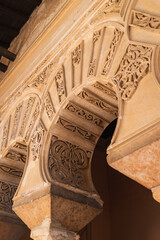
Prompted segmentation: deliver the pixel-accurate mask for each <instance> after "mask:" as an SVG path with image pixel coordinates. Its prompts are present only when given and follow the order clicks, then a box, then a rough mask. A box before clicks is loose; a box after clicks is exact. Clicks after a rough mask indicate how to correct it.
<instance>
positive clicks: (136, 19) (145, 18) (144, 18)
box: [132, 11, 160, 30]
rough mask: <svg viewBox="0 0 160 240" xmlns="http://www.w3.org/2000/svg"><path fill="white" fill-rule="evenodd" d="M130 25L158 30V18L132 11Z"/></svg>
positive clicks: (159, 19) (159, 28)
mask: <svg viewBox="0 0 160 240" xmlns="http://www.w3.org/2000/svg"><path fill="white" fill-rule="evenodd" d="M132 24H134V25H136V26H139V27H142V28H145V29H148V30H160V18H158V17H156V16H152V15H150V14H147V13H142V12H136V11H133V12H132Z"/></svg>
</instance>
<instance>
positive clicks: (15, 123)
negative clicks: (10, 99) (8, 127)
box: [11, 103, 23, 139]
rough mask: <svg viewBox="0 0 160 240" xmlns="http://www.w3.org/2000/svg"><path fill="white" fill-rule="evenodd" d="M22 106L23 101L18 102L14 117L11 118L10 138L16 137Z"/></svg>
mask: <svg viewBox="0 0 160 240" xmlns="http://www.w3.org/2000/svg"><path fill="white" fill-rule="evenodd" d="M22 107H23V103H20V104H19V105H18V107H17V108H16V110H15V114H14V115H13V116H14V119H13V126H12V134H11V139H15V137H16V134H17V130H18V126H19V122H20V117H21V113H22Z"/></svg>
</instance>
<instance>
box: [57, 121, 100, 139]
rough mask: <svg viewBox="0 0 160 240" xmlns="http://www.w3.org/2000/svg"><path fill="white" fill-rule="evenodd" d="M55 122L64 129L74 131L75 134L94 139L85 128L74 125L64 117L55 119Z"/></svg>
mask: <svg viewBox="0 0 160 240" xmlns="http://www.w3.org/2000/svg"><path fill="white" fill-rule="evenodd" d="M57 124H59V125H60V126H62V127H64V128H65V129H67V130H69V131H71V132H73V133H75V134H76V135H78V136H80V137H83V138H85V139H87V140H89V141H91V142H95V141H96V136H95V135H93V134H92V133H91V132H89V131H87V130H86V129H84V128H82V127H79V126H77V125H75V124H74V123H72V122H69V121H68V120H65V119H64V118H61V117H60V118H59V119H58V121H57Z"/></svg>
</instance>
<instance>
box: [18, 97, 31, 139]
mask: <svg viewBox="0 0 160 240" xmlns="http://www.w3.org/2000/svg"><path fill="white" fill-rule="evenodd" d="M34 102H35V97H30V98H29V99H28V102H27V107H26V110H25V113H24V116H23V120H22V124H21V128H20V130H19V136H23V134H24V130H25V128H26V123H27V122H28V120H29V117H30V114H31V111H32V108H33V105H34Z"/></svg>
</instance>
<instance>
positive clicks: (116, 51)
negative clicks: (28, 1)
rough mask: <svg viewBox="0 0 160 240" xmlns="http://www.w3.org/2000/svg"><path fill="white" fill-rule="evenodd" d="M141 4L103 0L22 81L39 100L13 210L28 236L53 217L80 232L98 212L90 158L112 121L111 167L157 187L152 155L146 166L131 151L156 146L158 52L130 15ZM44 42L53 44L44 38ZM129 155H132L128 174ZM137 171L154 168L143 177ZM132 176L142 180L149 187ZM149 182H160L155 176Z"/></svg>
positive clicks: (98, 201) (138, 9)
mask: <svg viewBox="0 0 160 240" xmlns="http://www.w3.org/2000/svg"><path fill="white" fill-rule="evenodd" d="M139 2H140V1H129V2H128V1H124V0H116V1H112V0H110V1H107V2H106V1H102V2H101V3H100V4H99V5H97V8H95V12H94V11H91V15H89V17H88V15H86V17H84V19H83V20H84V22H85V23H84V22H83V26H81V25H80V30H79V32H78V31H77V30H75V32H72V33H70V37H69V38H68V39H66V42H65V41H64V42H65V44H64V46H63V45H60V47H59V52H58V55H56V54H57V52H56V53H55V55H54V53H53V52H51V53H49V57H48V56H47V57H46V59H45V60H44V62H43V63H44V64H42V65H41V66H40V68H39V69H38V71H37V72H36V71H35V72H34V74H32V76H31V79H29V80H28V82H27V87H29V88H30V89H34V90H35V89H39V92H40V98H41V101H40V110H39V112H38V115H37V120H36V123H35V125H34V127H31V129H32V130H33V131H31V132H32V133H30V134H29V137H28V140H27V141H28V142H27V143H28V144H29V147H28V148H29V153H28V166H27V168H26V172H25V175H24V178H23V180H22V182H21V184H20V186H19V189H18V191H17V195H16V196H15V198H14V210H15V212H16V213H17V215H18V216H19V217H20V218H21V219H22V220H23V221H24V222H25V223H27V225H28V226H29V228H30V229H32V235H33V236H34V239H39V238H38V236H39V235H40V234H41V233H40V232H38V231H39V230H37V229H35V228H36V227H37V226H39V228H40V229H41V227H43V224H46V225H45V226H50V225H51V222H50V221H51V218H53V219H54V220H55V221H54V222H53V227H55V228H58V227H60V226H61V227H62V225H63V227H65V228H67V230H69V231H78V230H80V228H82V227H83V226H84V225H85V224H87V223H88V222H89V221H91V219H93V218H94V217H95V216H96V215H97V214H98V213H99V212H100V211H101V210H102V202H101V200H100V198H99V196H98V194H97V193H96V190H95V188H94V186H93V183H92V179H91V174H90V166H91V158H92V154H93V151H94V148H95V145H96V143H97V141H98V139H99V137H100V136H101V134H102V132H103V131H104V129H105V128H106V127H107V125H108V124H109V123H110V122H111V121H113V120H114V119H115V118H117V117H118V123H117V127H116V130H115V133H114V136H113V138H112V142H111V145H110V147H109V148H108V153H109V156H108V161H109V164H110V165H111V166H112V167H114V168H116V169H117V170H119V171H120V172H122V173H124V174H126V175H127V176H129V177H131V178H133V179H134V180H136V181H139V182H140V183H141V184H143V185H145V186H146V187H148V188H152V187H153V186H155V185H152V182H151V178H153V177H154V175H155V173H156V175H158V170H159V167H157V166H158V165H157V158H156V161H155V163H154V164H152V161H151V160H152V158H154V156H153V154H151V157H150V158H147V157H146V158H147V160H148V162H147V161H143V162H142V161H140V158H141V155H140V154H139V153H137V152H136V151H142V152H143V151H147V149H150V147H151V150H152V144H153V145H154V146H153V148H155V147H156V146H157V144H158V143H155V144H154V143H153V142H154V141H156V140H158V131H159V113H158V111H155V109H158V106H159V85H158V84H159V83H158V81H157V79H158V75H159V72H158V67H157V65H156V63H155V60H154V59H156V57H155V56H156V52H155V51H156V49H157V48H156V47H155V44H156V42H155V41H154V40H152V39H149V40H146V39H147V38H146V39H145V41H144V36H143V37H141V36H140V35H139V34H137V32H136V31H139V30H138V29H140V28H141V26H137V25H138V24H139V23H137V22H136V23H135V20H134V19H133V18H132V17H133V16H135V11H142V9H140V5H139ZM151 2H153V4H154V1H151ZM147 6H148V4H147ZM154 9H155V7H154ZM92 10H93V9H92ZM130 13H131V15H130ZM88 14H89V13H88ZM146 14H148V13H146ZM139 20H141V19H139ZM139 20H138V21H139ZM81 23H82V22H81ZM133 25H134V26H133ZM135 25H136V26H135ZM143 27H144V28H145V30H144V34H145V33H146V32H149V33H147V35H145V36H150V34H151V32H152V34H154V33H155V35H154V36H156V34H158V33H157V31H158V30H157V28H156V29H152V30H151V29H150V28H149V27H148V26H143ZM135 30H136V31H135ZM148 34H149V35H148ZM155 38H156V37H155ZM158 38H159V37H157V38H156V39H158ZM69 39H72V40H69ZM46 41H48V43H47V44H50V45H52V43H51V42H50V41H51V39H50V38H48V39H47V38H46ZM156 41H158V40H156ZM47 54H48V53H47ZM35 91H36V90H35ZM17 111H18V110H17ZM34 112H36V111H34ZM12 122H13V121H12ZM6 124H7V122H6ZM28 124H29V123H28ZM12 125H14V122H13V123H12ZM28 126H29V125H28ZM17 131H18V132H19V130H17ZM148 136H149V137H148ZM147 144H151V146H150V147H148V146H147V147H146V145H147ZM140 148H142V149H140ZM139 149H140V150H139ZM132 152H134V154H135V156H136V157H135V159H136V158H137V160H136V161H135V162H134V163H135V164H134V173H132V170H133V166H132V164H131V161H132V156H131V155H130V154H132ZM137 154H138V157H137ZM139 156H140V157H139ZM146 156H147V155H146ZM133 158H134V156H133ZM143 164H144V165H143ZM141 166H143V167H144V168H145V167H147V168H148V167H149V168H150V169H152V168H153V169H154V171H153V172H152V171H151V172H149V173H148V172H145V171H143V170H144V169H143V168H141ZM141 170H142V171H141ZM147 174H148V175H147ZM138 175H141V176H142V175H144V178H145V179H147V181H149V185H147V181H146V182H145V181H144V179H142V177H139V176H138ZM155 181H156V184H159V179H158V178H157V179H156V180H155ZM62 199H63V202H62ZM60 205H61V207H60ZM46 206H47V207H46ZM52 207H53V208H52ZM73 208H74V209H76V210H77V212H78V213H79V214H80V215H79V216H78V214H77V215H76V216H75V212H74V211H73ZM57 209H58V210H57ZM22 210H23V211H22ZM33 210H34V211H35V213H36V214H35V216H34V217H33V218H32V219H31V218H30V216H29V215H30V212H32V211H33ZM62 212H63V214H62ZM63 215H67V216H70V219H67V220H66V219H65V218H63ZM86 215H87V216H88V217H87V218H86ZM37 216H39V218H37ZM43 221H44V222H43ZM77 222H79V225H77ZM48 234H49V233H48ZM40 239H43V238H40Z"/></svg>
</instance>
